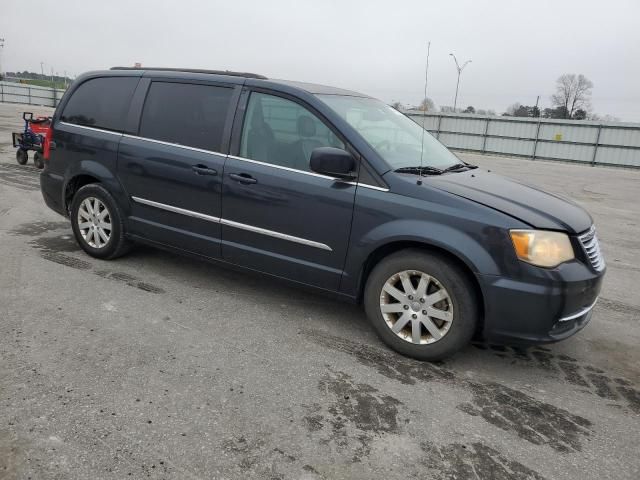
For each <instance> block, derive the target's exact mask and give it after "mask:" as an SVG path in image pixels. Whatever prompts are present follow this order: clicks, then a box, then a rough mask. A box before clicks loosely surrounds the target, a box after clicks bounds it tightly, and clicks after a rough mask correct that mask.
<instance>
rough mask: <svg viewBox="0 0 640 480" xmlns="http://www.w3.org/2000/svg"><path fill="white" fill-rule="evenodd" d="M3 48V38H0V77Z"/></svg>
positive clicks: (0, 76) (0, 73)
mask: <svg viewBox="0 0 640 480" xmlns="http://www.w3.org/2000/svg"><path fill="white" fill-rule="evenodd" d="M3 50H4V38H0V79H3V78H4V75H3V73H2V51H3Z"/></svg>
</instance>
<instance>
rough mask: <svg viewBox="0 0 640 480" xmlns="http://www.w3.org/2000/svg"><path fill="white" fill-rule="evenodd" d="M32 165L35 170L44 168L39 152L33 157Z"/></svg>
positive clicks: (42, 158)
mask: <svg viewBox="0 0 640 480" xmlns="http://www.w3.org/2000/svg"><path fill="white" fill-rule="evenodd" d="M33 164H34V165H35V166H36V168H40V169H43V168H44V157H43V156H42V154H41V153H40V152H36V153H35V154H34V155H33Z"/></svg>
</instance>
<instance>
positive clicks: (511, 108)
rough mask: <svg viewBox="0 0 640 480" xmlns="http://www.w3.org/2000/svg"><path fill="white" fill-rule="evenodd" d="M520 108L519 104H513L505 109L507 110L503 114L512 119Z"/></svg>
mask: <svg viewBox="0 0 640 480" xmlns="http://www.w3.org/2000/svg"><path fill="white" fill-rule="evenodd" d="M520 107H522V105H521V104H520V103H519V102H516V103H513V104H511V105H509V106H508V107H507V110H506V111H505V113H506V114H507V115H509V116H510V117H513V116H514V115H515V114H516V112H517V111H518V110H519V109H520Z"/></svg>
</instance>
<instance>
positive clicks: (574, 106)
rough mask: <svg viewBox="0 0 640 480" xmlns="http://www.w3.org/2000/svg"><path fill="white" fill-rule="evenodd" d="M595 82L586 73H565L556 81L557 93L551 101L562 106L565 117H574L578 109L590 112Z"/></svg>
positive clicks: (559, 106)
mask: <svg viewBox="0 0 640 480" xmlns="http://www.w3.org/2000/svg"><path fill="white" fill-rule="evenodd" d="M592 88H593V82H592V81H591V80H589V79H588V78H587V77H585V76H584V75H582V74H580V75H576V74H575V73H565V74H564V75H560V77H559V78H558V80H557V81H556V93H555V94H554V95H552V96H551V102H552V103H553V105H554V106H555V107H557V108H561V109H562V110H561V111H563V112H564V115H565V118H573V117H574V115H575V114H576V112H577V111H578V110H582V111H584V112H588V111H589V109H590V108H591V89H592Z"/></svg>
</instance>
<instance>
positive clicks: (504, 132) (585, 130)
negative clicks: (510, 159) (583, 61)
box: [405, 112, 640, 168]
mask: <svg viewBox="0 0 640 480" xmlns="http://www.w3.org/2000/svg"><path fill="white" fill-rule="evenodd" d="M405 113H406V115H408V116H409V118H411V119H412V120H414V121H415V122H416V123H418V124H419V125H422V124H423V122H424V128H426V129H427V130H428V131H429V132H430V133H432V134H433V135H434V136H435V137H436V138H438V139H439V140H440V141H441V142H442V143H444V144H445V145H446V146H447V147H450V148H452V149H456V150H466V151H470V152H478V153H493V154H500V155H512V156H521V157H528V158H532V159H534V160H535V159H536V158H540V159H547V160H561V161H569V162H582V163H589V164H592V165H596V164H600V165H618V166H625V167H635V168H640V124H633V123H619V122H603V123H601V122H592V121H583V120H552V119H547V118H541V119H537V118H513V117H496V116H483V115H465V114H446V113H441V114H429V113H427V114H423V113H420V112H419V113H416V112H405Z"/></svg>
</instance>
